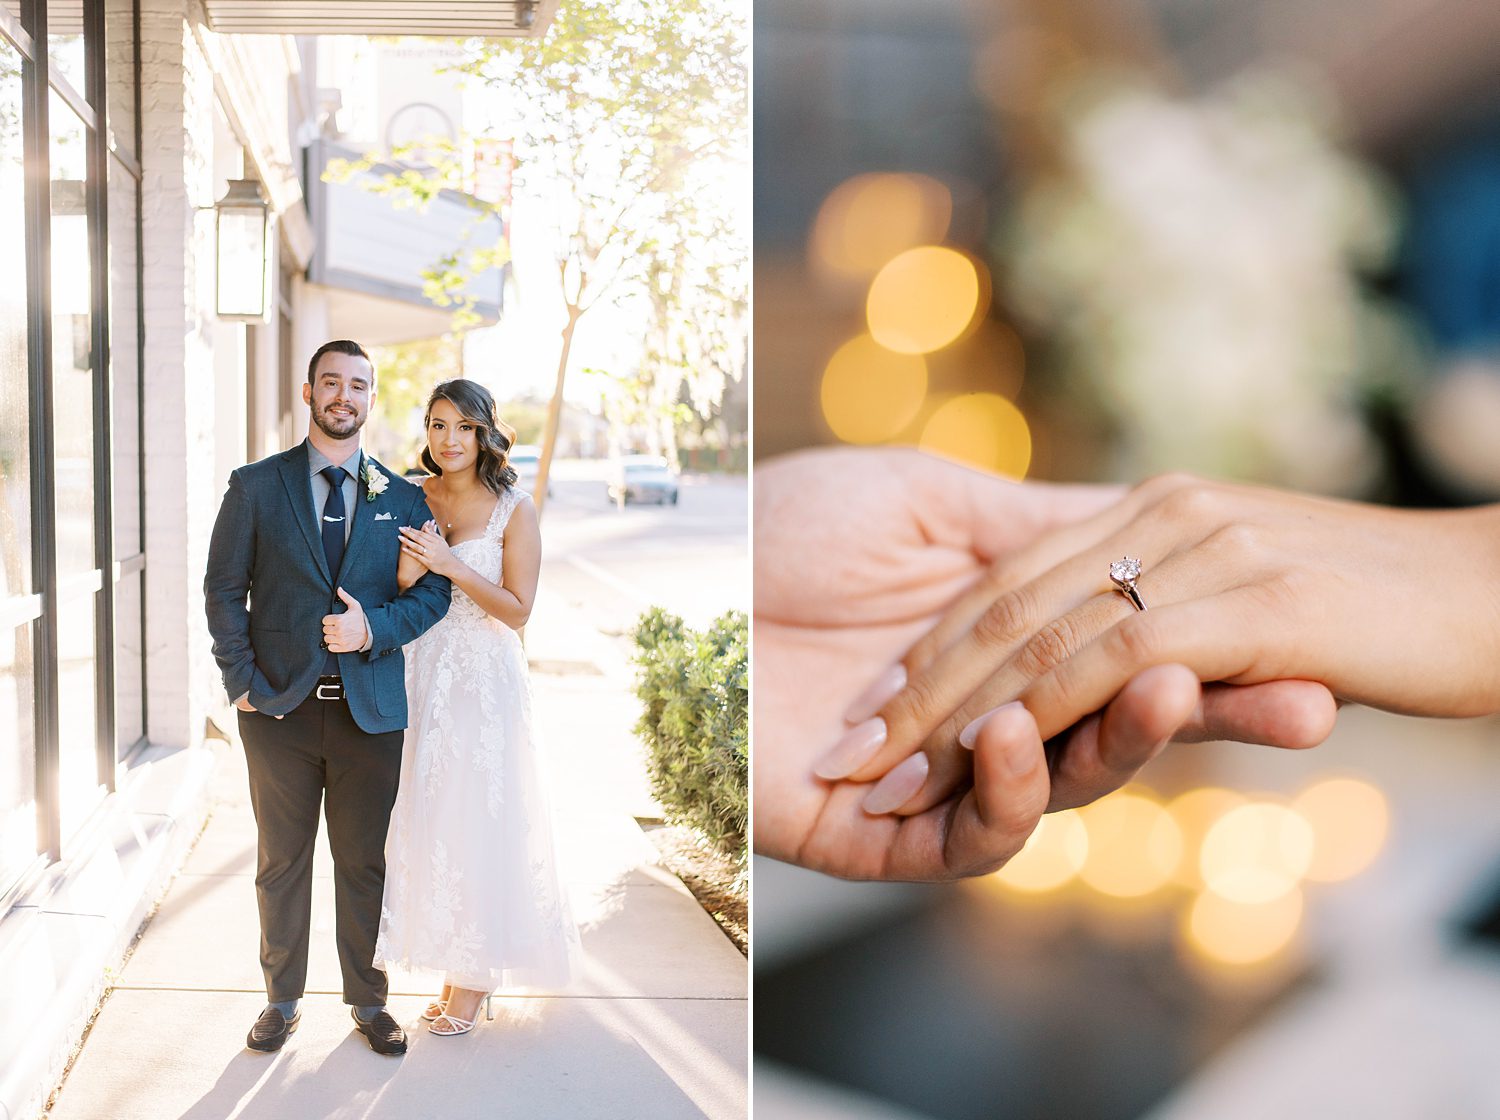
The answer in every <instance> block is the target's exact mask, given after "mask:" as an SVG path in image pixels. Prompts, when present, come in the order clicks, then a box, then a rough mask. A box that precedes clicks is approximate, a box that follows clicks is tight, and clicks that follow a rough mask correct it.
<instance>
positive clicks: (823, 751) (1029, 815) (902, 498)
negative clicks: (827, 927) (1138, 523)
mask: <svg viewBox="0 0 1500 1120" xmlns="http://www.w3.org/2000/svg"><path fill="white" fill-rule="evenodd" d="M1133 497H1135V495H1132V494H1130V493H1127V492H1126V491H1124V490H1122V489H1119V488H1114V487H1087V486H1053V485H1048V484H1043V483H1025V484H1017V483H1013V482H1008V481H1006V480H1003V479H999V478H995V477H993V476H990V475H985V474H981V473H980V472H977V471H973V470H969V469H967V468H964V467H960V466H957V465H956V464H953V463H950V462H946V461H944V460H940V459H936V458H933V457H931V456H927V455H923V454H920V453H918V452H914V451H908V450H894V449H889V450H888V449H880V450H852V449H841V450H827V451H815V452H804V453H801V454H797V455H792V456H787V457H784V458H780V459H776V460H772V461H771V462H769V463H767V464H764V465H762V466H758V467H757V468H756V478H755V549H756V564H755V658H754V676H755V679H754V682H753V686H752V692H751V695H752V698H753V703H754V705H755V727H756V733H755V766H754V768H753V774H754V783H755V806H756V820H755V846H756V849H757V851H759V852H761V853H762V854H766V855H770V856H774V857H776V858H779V859H784V860H787V861H789V862H794V863H798V864H801V865H803V866H806V867H812V868H814V869H817V870H821V871H825V872H828V873H830V874H835V875H841V876H845V877H849V878H873V879H951V878H955V877H959V876H963V875H973V874H980V873H983V872H986V871H990V870H994V869H995V868H997V867H999V866H1001V865H1003V864H1004V863H1005V862H1006V861H1007V860H1009V859H1010V858H1011V857H1012V856H1013V855H1014V854H1015V853H1016V852H1018V851H1019V850H1020V849H1021V847H1022V845H1024V844H1025V842H1026V839H1027V838H1028V837H1029V836H1030V835H1031V833H1032V831H1033V830H1034V829H1035V827H1036V824H1037V822H1038V821H1039V820H1040V818H1041V815H1042V813H1043V812H1045V811H1047V810H1049V809H1056V808H1061V807H1064V806H1065V805H1071V804H1080V803H1082V802H1084V801H1088V800H1092V799H1094V798H1096V797H1100V796H1103V795H1104V794H1105V793H1108V792H1109V791H1111V790H1113V789H1116V788H1118V787H1119V786H1121V785H1123V784H1124V783H1125V782H1126V781H1128V780H1129V779H1130V777H1131V776H1132V775H1133V774H1134V773H1135V771H1136V770H1137V769H1138V768H1139V767H1140V766H1141V765H1143V764H1144V763H1145V762H1146V761H1147V760H1149V759H1150V758H1151V757H1152V756H1153V755H1154V754H1155V753H1156V752H1157V751H1159V750H1160V749H1161V748H1162V747H1163V746H1164V744H1165V742H1166V741H1167V740H1168V739H1170V738H1174V737H1175V738H1181V739H1204V738H1213V739H1243V740H1248V741H1251V742H1259V743H1269V744H1279V745H1285V746H1302V745H1308V744H1310V743H1312V742H1316V741H1318V740H1320V739H1321V738H1322V737H1323V736H1324V735H1326V733H1327V729H1328V727H1329V725H1330V724H1331V721H1332V718H1333V712H1334V701H1333V697H1332V695H1331V694H1330V692H1329V690H1328V689H1327V688H1325V687H1324V686H1323V685H1322V684H1319V683H1314V682H1312V681H1308V680H1284V679H1266V681H1265V683H1259V684H1247V685H1245V686H1242V687H1238V688H1233V687H1229V686H1226V685H1219V684H1214V685H1208V686H1203V685H1200V683H1199V677H1198V675H1197V674H1196V673H1195V672H1194V671H1193V670H1192V668H1190V667H1184V666H1183V665H1182V664H1173V663H1171V662H1172V658H1171V657H1167V656H1162V657H1159V658H1146V659H1144V660H1141V661H1138V662H1133V663H1132V668H1135V666H1137V665H1144V666H1146V667H1144V668H1135V671H1134V672H1133V675H1132V674H1127V675H1126V676H1125V677H1124V678H1123V679H1114V680H1112V683H1113V690H1112V691H1110V692H1107V693H1105V692H1102V691H1100V690H1099V689H1098V687H1097V686H1096V685H1091V686H1090V688H1091V689H1092V691H1090V690H1085V689H1083V688H1081V687H1078V686H1071V687H1070V688H1069V689H1066V690H1063V691H1061V692H1060V693H1059V694H1058V695H1059V696H1060V699H1058V700H1057V701H1055V702H1049V704H1048V705H1047V707H1046V709H1045V711H1044V710H1043V709H1041V708H1032V707H1031V706H1030V703H1029V702H1028V704H1027V705H1026V706H1023V707H1019V708H1007V709H1005V710H1004V712H1003V713H1002V714H999V715H997V716H996V717H995V718H992V719H990V720H988V721H987V722H986V724H985V725H984V728H983V730H982V731H980V732H979V733H978V734H977V735H976V736H975V737H974V738H973V740H972V741H973V743H974V749H973V752H972V753H970V752H969V751H968V750H965V749H964V748H963V747H962V746H959V745H958V735H959V732H960V731H962V730H963V728H964V726H966V725H967V723H968V722H969V721H970V720H972V718H973V716H974V715H977V714H981V713H982V712H983V711H985V710H988V709H990V708H994V707H996V706H997V705H998V704H1000V703H1002V702H1003V701H1004V700H1005V699H1009V698H1011V697H1010V696H1006V695H1005V694H1004V690H1001V691H998V692H994V693H991V692H986V693H985V694H984V696H983V697H982V698H981V699H980V700H979V701H978V704H979V705H980V706H978V707H976V708H974V709H973V710H972V711H971V710H970V709H968V708H966V707H964V705H965V702H966V701H968V700H969V698H970V697H971V696H973V695H974V694H975V693H976V691H977V690H978V689H979V687H980V686H981V685H983V684H984V683H985V681H986V680H988V678H989V677H990V676H991V675H992V674H993V673H995V672H996V671H997V670H998V668H999V667H1000V666H1001V665H1003V664H1004V661H1005V658H1003V657H1001V656H1000V654H999V652H998V651H999V650H1000V649H1001V648H1002V646H1001V645H1000V644H999V643H998V642H997V643H994V644H993V645H992V646H985V647H983V648H985V649H986V650H987V651H988V652H987V654H986V660H985V661H984V662H983V664H980V665H975V666H972V667H968V668H964V669H963V670H962V671H961V672H959V671H958V670H955V672H956V673H957V675H956V676H954V677H953V679H952V682H951V683H946V684H945V683H943V680H942V679H941V678H942V674H943V672H945V671H947V670H948V669H950V668H952V667H953V664H952V663H953V662H956V661H960V660H962V656H963V654H964V653H969V654H972V650H970V649H969V647H967V646H966V647H963V648H962V650H961V652H960V654H955V655H954V657H953V658H950V659H949V660H947V661H942V663H941V666H940V665H939V660H940V658H941V656H942V655H943V654H944V653H945V651H947V650H948V649H949V648H950V647H952V646H955V644H956V643H958V641H959V639H961V638H963V637H964V635H966V634H971V633H976V632H977V634H978V635H979V636H980V638H983V637H984V636H985V635H987V634H989V633H990V631H989V629H988V627H987V626H984V625H980V624H978V623H977V621H976V619H977V618H978V617H980V616H982V615H985V614H986V613H987V607H988V605H990V604H993V603H994V602H995V601H996V598H997V595H1000V594H1002V593H1003V592H1002V591H1001V589H1002V588H1006V589H1009V588H1013V587H1024V586H1026V585H1028V584H1030V583H1031V581H1032V580H1034V579H1037V578H1038V577H1040V576H1042V575H1043V574H1044V573H1046V572H1049V571H1050V570H1052V569H1053V568H1054V567H1057V566H1058V565H1059V564H1064V565H1065V562H1066V561H1068V560H1069V558H1070V557H1073V556H1075V555H1076V554H1078V553H1079V551H1080V550H1081V549H1083V548H1084V547H1085V546H1086V545H1088V544H1090V543H1098V542H1100V541H1102V540H1108V542H1109V544H1108V547H1109V548H1115V547H1116V542H1115V539H1114V535H1113V534H1112V533H1107V532H1105V531H1104V530H1105V528H1106V526H1108V525H1110V524H1114V525H1115V526H1116V528H1117V529H1118V528H1122V527H1123V526H1124V524H1125V523H1126V521H1127V520H1128V517H1127V516H1126V515H1127V513H1128V510H1129V508H1130V503H1131V501H1132V499H1133ZM1122 507H1124V508H1123V509H1122ZM1141 551H1144V546H1142V547H1141V548H1140V549H1138V553H1139V552H1141ZM1119 555H1120V553H1119V552H1118V551H1116V552H1115V553H1114V555H1113V556H1112V557H1108V558H1107V559H1106V560H1105V561H1104V563H1103V565H1102V566H1100V567H1098V568H1090V569H1089V572H1088V574H1087V581H1086V589H1085V590H1084V591H1082V592H1080V593H1077V594H1078V597H1079V598H1080V599H1089V598H1092V597H1095V596H1102V595H1103V594H1104V592H1103V588H1107V587H1108V583H1107V580H1106V578H1105V577H1106V573H1107V569H1108V559H1117V558H1118V557H1119ZM1148 559H1149V558H1148ZM1153 562H1154V561H1153ZM1153 562H1148V565H1147V576H1143V577H1142V594H1143V595H1145V596H1146V601H1147V602H1148V603H1152V602H1153V600H1152V598H1151V594H1152V588H1153V584H1152V582H1151V580H1150V579H1149V578H1147V577H1149V576H1150V574H1151V573H1152V571H1153V568H1152V563H1153ZM1065 566H1066V565H1065ZM1083 566H1084V565H1082V564H1080V565H1079V566H1078V570H1080V571H1081V570H1082V567H1083ZM1067 570H1068V571H1069V573H1070V574H1072V575H1074V576H1075V577H1077V572H1076V571H1074V569H1073V568H1067ZM1080 586H1083V585H1080ZM1169 597H1170V596H1169ZM1162 602H1163V603H1165V602H1166V600H1162ZM1066 607H1067V604H1066V603H1065V604H1064V609H1063V612H1062V613H1066ZM1109 607H1110V608H1112V609H1113V610H1115V611H1116V612H1118V611H1119V610H1120V608H1124V612H1125V613H1126V614H1129V613H1131V612H1132V608H1130V606H1129V604H1128V603H1126V602H1125V600H1124V599H1123V598H1121V597H1119V596H1118V595H1113V597H1112V600H1111V601H1110V603H1109ZM1156 609H1157V608H1156V607H1155V606H1153V609H1152V612H1148V614H1147V615H1143V616H1142V617H1143V618H1147V617H1152V616H1153V615H1154V613H1155V611H1156ZM1038 613H1039V614H1040V613H1041V612H1040V611H1039V612H1038ZM1027 617H1028V618H1029V617H1030V616H1027ZM1050 617H1056V615H1053V616H1050ZM1119 617H1120V615H1119V614H1118V613H1117V614H1116V615H1115V620H1116V621H1118V618H1119ZM966 619H967V621H966ZM1047 621H1048V618H1047V617H1040V618H1039V620H1038V621H1037V622H1036V625H1035V627H1034V628H1033V630H1032V631H1030V632H1027V633H1025V634H1022V633H1021V631H1020V630H1017V631H1016V632H1015V633H1013V634H1012V641H1013V642H1015V643H1017V644H1021V645H1024V644H1025V643H1024V639H1025V638H1029V637H1030V635H1031V633H1034V632H1036V631H1039V630H1041V629H1042V628H1043V627H1044V626H1045V624H1046V622H1047ZM1164 648H1166V647H1164ZM898 660H899V661H900V662H901V663H902V665H903V668H904V670H905V673H906V675H907V677H909V679H910V682H911V683H910V684H909V685H907V686H906V687H905V688H904V689H903V688H902V687H901V682H900V681H899V680H898V681H897V683H896V688H897V689H898V690H900V691H899V692H898V694H897V695H895V696H892V695H890V694H889V690H888V691H887V695H885V696H883V697H879V698H878V701H879V702H877V703H874V704H873V705H872V704H871V702H870V701H869V700H868V699H867V700H866V704H865V707H866V708H867V709H868V710H867V711H866V712H864V713H855V714H864V715H867V716H869V717H870V720H877V721H878V722H876V723H875V724H873V725H872V724H870V722H869V720H862V721H861V723H863V724H865V725H866V726H865V727H864V729H863V734H864V739H863V740H862V741H857V742H854V743H852V744H851V743H849V742H848V741H847V740H846V741H844V742H840V739H841V736H847V735H849V734H851V733H852V732H853V731H858V730H860V728H859V727H857V726H856V727H855V728H852V729H851V727H850V726H849V724H848V723H847V722H846V721H845V718H844V717H845V715H846V714H848V713H849V709H850V707H851V705H852V704H853V702H854V701H855V699H856V698H857V697H858V696H859V694H860V693H861V692H862V691H864V690H866V689H867V687H868V686H869V685H870V683H871V682H872V681H875V680H876V679H877V678H881V677H882V676H885V677H886V679H887V680H890V679H893V677H892V676H891V675H890V674H889V673H888V671H889V669H890V667H891V666H892V665H893V664H895V663H896V662H897V661H898ZM929 667H930V668H932V670H933V671H932V672H928V671H927V670H928V669H929ZM1210 679H1212V678H1210ZM1008 688H1009V689H1010V691H1011V694H1012V695H1015V694H1016V690H1015V688H1014V684H1011V685H1010V686H1008ZM965 689H967V691H965ZM1083 697H1087V701H1086V702H1087V705H1088V706H1084V701H1083V700H1082V698H1083ZM1070 702H1071V703H1072V705H1073V706H1072V710H1071V711H1070V710H1069V704H1070ZM903 705H904V707H903ZM898 712H906V713H908V714H906V715H904V716H901V717H900V718H898V716H897V713H898ZM1033 712H1035V713H1036V714H1033ZM1039 721H1045V722H1046V724H1047V732H1046V733H1047V734H1048V735H1049V736H1054V735H1055V736H1056V738H1055V739H1054V741H1053V744H1052V746H1051V750H1050V754H1051V759H1050V762H1051V765H1050V766H1049V753H1048V752H1046V751H1044V750H1043V746H1042V738H1041V732H1042V728H1041V727H1040V726H1039ZM929 736H935V738H933V740H932V742H931V743H929V741H928V737H929ZM836 743H837V744H839V746H840V747H843V748H849V749H848V750H846V751H844V752H842V753H843V762H844V763H845V764H846V767H847V768H846V769H845V774H846V776H844V777H842V778H830V777H829V775H831V774H834V773H837V772H838V771H839V769H840V767H832V768H830V766H829V763H830V761H831V760H830V759H829V757H828V756H829V755H830V754H834V753H839V752H836V751H831V750H830V748H831V747H834V745H835V744H836ZM929 747H930V749H928V748H929ZM919 750H920V752H921V753H920V759H919V760H918V761H912V762H911V763H910V766H909V767H908V769H907V770H906V772H905V773H901V766H902V765H903V764H904V763H903V760H909V759H914V758H917V756H916V755H914V752H917V751H919ZM860 755H862V758H861V757H855V756H860ZM832 761H838V760H832ZM851 761H852V762H853V765H848V763H850V762H851ZM815 766H817V767H818V768H819V770H820V771H822V776H820V775H819V774H815V773H814V767H815ZM888 773H889V774H890V775H891V779H892V780H894V781H896V782H897V788H895V789H891V788H889V787H888V788H887V789H886V790H885V791H884V795H883V797H881V798H877V800H876V802H875V807H876V808H881V807H883V808H884V809H886V810H891V809H899V811H900V812H899V813H898V814H893V813H891V812H872V811H870V809H869V808H867V801H868V799H869V798H870V797H872V796H873V795H874V794H875V792H876V790H875V786H876V784H877V782H878V780H880V779H881V778H882V777H883V776H885V775H887V774H888ZM914 776H915V777H916V779H917V780H916V781H915V782H913V781H912V778H913V777H914ZM901 782H906V783H907V788H906V789H905V790H904V795H903V790H902V789H901V788H900V783H901ZM882 802H883V806H882Z"/></svg>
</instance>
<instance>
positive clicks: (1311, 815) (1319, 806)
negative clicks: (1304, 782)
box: [1292, 778, 1391, 883]
mask: <svg viewBox="0 0 1500 1120" xmlns="http://www.w3.org/2000/svg"><path fill="white" fill-rule="evenodd" d="M1292 805H1293V807H1294V808H1295V809H1296V810H1297V811H1298V812H1299V813H1301V814H1302V815H1303V817H1305V818H1306V819H1307V821H1308V823H1309V824H1310V825H1311V826H1312V830H1313V835H1314V837H1315V839H1314V843H1313V857H1312V863H1311V864H1310V865H1309V866H1308V869H1307V877H1308V878H1309V879H1313V880H1315V881H1317V882H1320V883H1335V882H1338V881H1339V880H1341V879H1348V878H1350V877H1351V876H1354V875H1358V874H1359V873H1360V872H1361V871H1363V870H1365V868H1367V867H1369V866H1370V864H1372V863H1374V862H1375V857H1376V856H1377V855H1379V854H1380V850H1381V848H1382V847H1384V846H1385V839H1386V835H1387V833H1388V832H1389V830H1390V819H1391V813H1390V807H1389V804H1388V803H1387V801H1386V797H1385V794H1384V793H1382V792H1381V791H1380V790H1378V789H1376V788H1375V787H1374V786H1373V785H1371V784H1370V783H1369V782H1366V781H1362V780H1361V779H1359V778H1325V779H1323V780H1322V781H1318V782H1314V783H1313V784H1312V785H1310V786H1308V787H1307V789H1305V790H1303V791H1302V792H1301V793H1299V794H1298V795H1297V796H1296V798H1295V799H1293V801H1292Z"/></svg>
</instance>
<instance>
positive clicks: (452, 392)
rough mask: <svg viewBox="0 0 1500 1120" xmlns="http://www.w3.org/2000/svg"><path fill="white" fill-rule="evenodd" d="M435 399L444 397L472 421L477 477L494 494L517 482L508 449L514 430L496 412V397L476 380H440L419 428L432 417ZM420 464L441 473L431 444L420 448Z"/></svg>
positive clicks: (512, 439) (425, 426) (424, 425)
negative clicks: (476, 444)
mask: <svg viewBox="0 0 1500 1120" xmlns="http://www.w3.org/2000/svg"><path fill="white" fill-rule="evenodd" d="M438 401H447V402H448V403H449V404H451V405H452V406H453V407H454V408H455V409H457V410H458V414H459V415H460V416H462V417H463V418H464V419H465V420H467V421H468V422H469V423H470V424H473V425H474V435H475V437H476V440H477V442H478V445H479V463H478V465H477V466H476V467H475V473H476V474H477V475H478V476H479V481H480V482H482V483H484V485H485V486H486V487H488V488H489V490H490V491H491V492H492V493H494V494H500V493H503V492H504V491H506V490H509V489H510V488H511V487H512V486H514V485H515V484H516V478H517V475H516V468H515V467H513V466H511V465H510V449H511V447H512V446H513V445H514V444H515V442H516V430H515V429H514V428H512V427H511V426H510V425H509V424H507V423H506V422H505V421H504V420H501V419H500V417H498V416H497V415H495V398H494V397H492V396H491V395H490V391H489V390H488V389H486V388H485V387H484V386H483V385H481V384H479V382H477V381H470V380H468V379H467V378H463V377H455V378H454V379H453V380H452V381H444V382H441V383H440V384H439V385H438V386H437V388H435V389H433V391H432V396H430V397H428V398H427V411H426V413H425V414H424V415H423V416H422V431H423V432H424V433H425V432H426V431H427V426H428V424H429V423H430V422H431V421H432V406H433V405H434V404H436V403H437V402H438ZM422 466H424V467H426V468H427V469H428V471H430V472H431V473H432V474H436V475H440V474H442V473H443V468H442V467H440V466H438V465H437V461H436V460H435V459H433V457H432V451H431V449H430V448H427V447H424V448H422Z"/></svg>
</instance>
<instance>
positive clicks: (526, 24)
mask: <svg viewBox="0 0 1500 1120" xmlns="http://www.w3.org/2000/svg"><path fill="white" fill-rule="evenodd" d="M535 23H536V0H516V26H517V27H519V28H520V29H521V30H522V31H530V30H531V28H532V25H533V24H535Z"/></svg>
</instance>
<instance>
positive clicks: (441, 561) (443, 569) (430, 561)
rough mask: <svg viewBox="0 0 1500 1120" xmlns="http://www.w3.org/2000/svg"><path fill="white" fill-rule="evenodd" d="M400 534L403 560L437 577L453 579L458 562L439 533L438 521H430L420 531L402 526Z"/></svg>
mask: <svg viewBox="0 0 1500 1120" xmlns="http://www.w3.org/2000/svg"><path fill="white" fill-rule="evenodd" d="M399 532H400V533H401V556H402V559H403V560H405V561H408V562H410V563H415V564H418V565H420V566H421V567H423V568H425V569H426V570H427V571H430V572H434V573H436V574H437V575H440V576H445V577H447V578H449V579H451V578H453V575H454V574H455V567H456V565H457V563H458V561H457V560H455V559H454V556H453V550H452V549H450V548H449V547H448V542H447V541H445V540H444V539H443V536H442V534H441V533H439V532H438V531H437V522H436V521H429V522H427V523H426V524H425V525H423V526H422V528H420V529H413V528H411V527H410V526H409V525H402V526H401V527H400V529H399Z"/></svg>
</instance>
